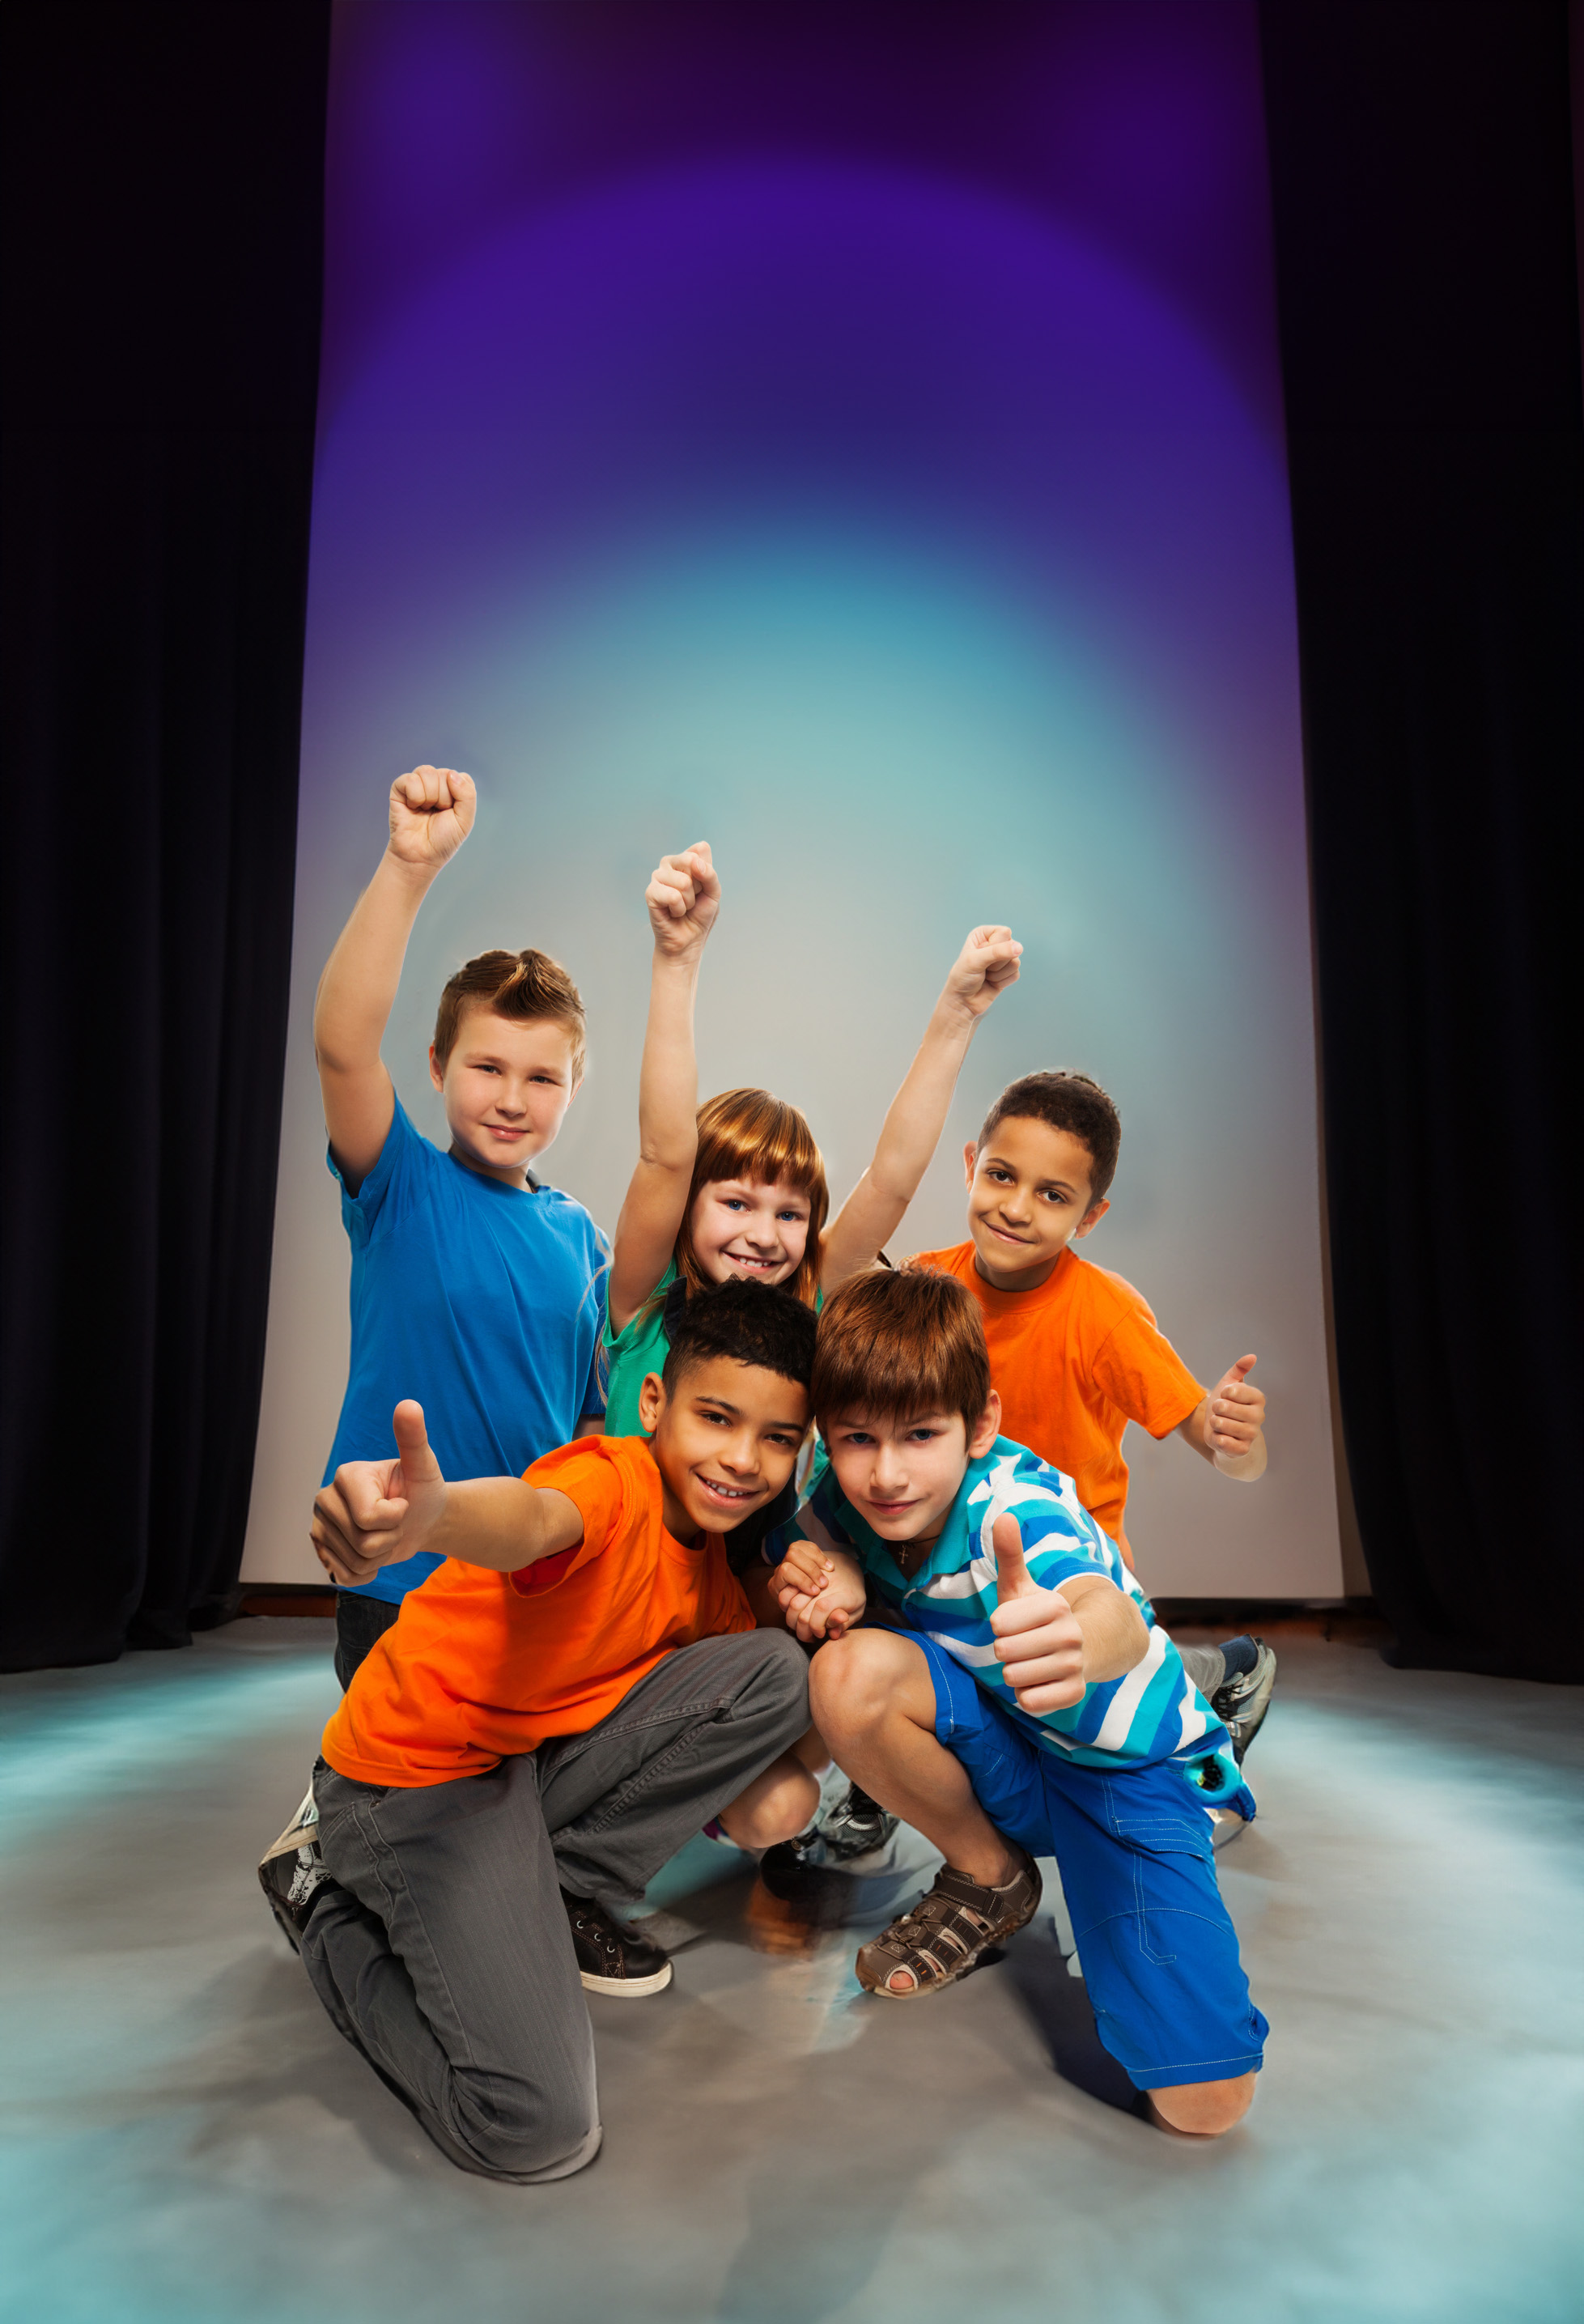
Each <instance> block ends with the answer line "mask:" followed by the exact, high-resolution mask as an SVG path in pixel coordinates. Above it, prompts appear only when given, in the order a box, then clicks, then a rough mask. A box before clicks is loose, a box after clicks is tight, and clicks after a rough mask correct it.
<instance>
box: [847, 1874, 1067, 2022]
mask: <svg viewBox="0 0 1584 2324" xmlns="http://www.w3.org/2000/svg"><path fill="white" fill-rule="evenodd" d="M1041 1886H1042V1884H1041V1881H1040V1877H1039V1867H1037V1865H1036V1863H1035V1861H1034V1859H1033V1858H1032V1857H1028V1856H1026V1857H1025V1858H1024V1859H1023V1862H1022V1864H1021V1866H1020V1867H1019V1868H1018V1871H1017V1872H1016V1873H1014V1875H1013V1877H1012V1878H1011V1879H1010V1880H1008V1881H1007V1882H1006V1883H1005V1884H1004V1885H1003V1886H1001V1887H999V1888H987V1887H982V1886H981V1885H980V1883H979V1882H978V1881H977V1880H970V1878H969V1877H968V1875H967V1874H966V1873H965V1872H954V1871H953V1868H952V1867H951V1866H950V1865H949V1864H944V1865H943V1866H942V1867H941V1868H940V1870H939V1872H937V1873H936V1875H935V1886H934V1887H933V1888H931V1889H930V1890H929V1891H928V1893H927V1895H923V1896H921V1897H920V1898H919V1900H918V1902H917V1904H915V1906H914V1907H913V1910H912V1911H911V1912H910V1913H904V1914H902V1916H901V1918H900V1919H899V1920H895V1921H893V1922H892V1923H891V1925H890V1927H889V1929H882V1931H881V1932H880V1933H879V1936H878V1937H876V1938H875V1940H874V1941H873V1943H872V1944H867V1945H865V1946H864V1948H863V1950H862V1951H861V1953H860V1954H859V1956H858V1959H857V1960H856V1962H855V1963H854V1964H853V1966H854V1968H855V1969H856V1970H857V1974H858V1982H859V1984H860V1985H861V1986H862V1987H863V1988H864V1990H865V1992H867V1993H872V1994H876V1995H878V1996H879V1997H880V1998H881V1999H883V2000H886V2001H912V2000H914V1999H916V1997H917V1996H918V1995H919V1994H921V1993H934V1992H935V1991H936V1990H937V1988H938V1987H941V1986H943V1985H954V1984H955V1983H956V1981H957V1979H958V1978H961V1977H966V1976H967V1975H968V1972H969V1971H970V1969H977V1968H978V1967H979V1965H980V1962H981V1960H983V1959H984V1958H985V1956H986V1955H987V1954H988V1953H989V1952H990V1950H991V1948H992V1947H993V1946H997V1945H999V1944H1001V1943H1002V1942H1004V1941H1005V1940H1006V1939H1007V1938H1008V1937H1009V1936H1012V1935H1014V1934H1015V1933H1016V1932H1017V1931H1018V1930H1019V1929H1021V1928H1023V1927H1025V1926H1026V1925H1027V1923H1028V1922H1030V1921H1032V1920H1033V1918H1034V1916H1035V1914H1036V1912H1037V1911H1038V1910H1039V1899H1040V1894H1041ZM899 1971H906V1973H907V1976H908V1977H910V1978H912V1980H913V1982H912V1983H911V1984H910V1985H907V1986H901V1987H898V1986H895V1985H893V1984H892V1983H891V1979H892V1978H894V1977H895V1976H897V1975H898V1972H899Z"/></svg>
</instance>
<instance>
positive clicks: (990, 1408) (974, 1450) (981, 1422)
mask: <svg viewBox="0 0 1584 2324" xmlns="http://www.w3.org/2000/svg"><path fill="white" fill-rule="evenodd" d="M1000 1433H1001V1399H1000V1397H999V1396H998V1395H997V1394H996V1392H995V1390H994V1388H991V1390H990V1402H989V1403H988V1404H987V1405H986V1406H985V1408H984V1410H983V1411H982V1412H981V1414H980V1416H979V1418H978V1420H977V1421H976V1422H975V1424H974V1427H973V1431H972V1434H971V1435H970V1437H969V1439H968V1457H969V1459H970V1460H971V1461H982V1460H983V1458H984V1456H985V1454H986V1453H987V1452H989V1451H990V1446H991V1445H992V1444H993V1443H995V1441H996V1439H997V1437H998V1436H999V1434H1000Z"/></svg>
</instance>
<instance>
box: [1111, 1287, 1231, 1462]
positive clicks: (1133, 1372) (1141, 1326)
mask: <svg viewBox="0 0 1584 2324" xmlns="http://www.w3.org/2000/svg"><path fill="white" fill-rule="evenodd" d="M1091 1367H1092V1369H1093V1371H1094V1375H1095V1378H1096V1379H1098V1380H1099V1382H1100V1384H1101V1387H1102V1388H1104V1390H1105V1392H1106V1394H1107V1396H1108V1397H1110V1400H1111V1402H1112V1403H1113V1404H1114V1405H1116V1406H1118V1407H1119V1409H1120V1410H1121V1411H1123V1412H1125V1413H1126V1414H1127V1416H1128V1419H1129V1420H1133V1421H1137V1424H1138V1425H1139V1427H1140V1428H1143V1429H1147V1431H1148V1432H1149V1434H1150V1435H1151V1436H1154V1437H1156V1438H1158V1437H1162V1436H1169V1435H1170V1434H1171V1433H1172V1431H1173V1429H1174V1428H1176V1427H1178V1426H1180V1425H1181V1424H1182V1423H1183V1421H1184V1420H1186V1419H1187V1417H1188V1416H1189V1414H1190V1413H1191V1412H1192V1411H1193V1409H1194V1408H1195V1406H1197V1405H1199V1404H1200V1403H1201V1402H1202V1400H1203V1397H1204V1393H1205V1392H1204V1390H1203V1388H1201V1386H1200V1385H1199V1382H1198V1381H1197V1380H1196V1379H1194V1377H1193V1373H1192V1372H1191V1371H1190V1370H1189V1369H1188V1367H1187V1365H1186V1364H1185V1363H1184V1362H1183V1359H1182V1357H1181V1356H1180V1355H1179V1354H1178V1353H1177V1351H1176V1350H1175V1348H1174V1347H1173V1345H1172V1343H1171V1342H1170V1340H1168V1339H1167V1337H1166V1335H1165V1333H1164V1332H1163V1331H1162V1330H1161V1328H1160V1326H1159V1324H1158V1323H1156V1320H1155V1317H1154V1316H1153V1315H1152V1314H1150V1312H1149V1310H1148V1308H1147V1307H1146V1306H1145V1305H1144V1303H1143V1301H1142V1300H1141V1301H1140V1302H1139V1304H1138V1306H1137V1308H1133V1307H1129V1308H1128V1309H1126V1310H1124V1312H1123V1314H1121V1315H1119V1317H1118V1319H1117V1321H1116V1323H1115V1324H1114V1325H1113V1326H1112V1328H1111V1330H1110V1332H1109V1333H1107V1335H1106V1337H1105V1339H1104V1340H1103V1341H1102V1342H1101V1345H1100V1346H1099V1347H1098V1348H1097V1349H1096V1350H1095V1352H1094V1355H1093V1357H1092V1358H1091Z"/></svg>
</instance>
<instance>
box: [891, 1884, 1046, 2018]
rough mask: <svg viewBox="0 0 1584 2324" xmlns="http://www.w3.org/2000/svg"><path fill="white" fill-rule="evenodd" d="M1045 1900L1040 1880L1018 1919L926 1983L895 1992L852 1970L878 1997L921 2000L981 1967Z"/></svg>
mask: <svg viewBox="0 0 1584 2324" xmlns="http://www.w3.org/2000/svg"><path fill="white" fill-rule="evenodd" d="M1044 1901H1045V1884H1044V1883H1043V1881H1039V1882H1036V1887H1035V1892H1034V1902H1033V1904H1030V1906H1029V1907H1028V1910H1027V1913H1025V1914H1024V1915H1023V1918H1022V1919H1021V1920H1020V1921H1013V1922H1011V1923H1009V1925H1008V1927H1006V1928H1004V1929H998V1930H997V1932H996V1933H995V1935H994V1936H993V1937H990V1939H988V1940H987V1941H986V1942H985V1943H984V1944H982V1945H981V1947H980V1949H979V1950H978V1951H977V1952H976V1953H974V1954H972V1955H971V1956H970V1958H969V1959H968V1960H965V1961H964V1962H963V1963H962V1967H961V1968H960V1969H953V1970H952V1971H951V1973H950V1975H949V1976H946V1977H938V1978H935V1979H933V1980H932V1982H931V1983H930V1984H928V1985H910V1986H909V1987H907V1991H906V1992H905V1993H898V1991H897V1990H896V1988H895V1987H893V1986H889V1985H864V1984H863V1972H862V1970H861V1969H859V1968H858V1967H857V1966H856V1964H855V1965H854V1968H853V1971H852V1974H853V1975H854V1977H856V1978H857V1979H858V1982H859V1984H860V1985H862V1986H863V1989H864V1991H865V1993H872V1994H873V1996H874V1997H875V1999H876V2000H877V2001H922V2000H923V1999H924V1998H925V1997H926V1995H928V1994H932V1993H944V1991H945V1989H946V1987H947V1986H949V1985H955V1984H956V1983H957V1981H958V1979H959V1978H964V1977H972V1974H973V1972H974V1970H975V1969H980V1968H982V1966H983V1964H984V1957H985V1955H986V1953H988V1952H990V1951H991V1950H993V1949H994V1948H995V1947H996V1946H997V1945H1004V1944H1005V1943H1006V1941H1007V1939H1008V1937H1015V1936H1016V1935H1017V1933H1018V1930H1019V1929H1026V1928H1027V1926H1028V1923H1030V1921H1032V1920H1033V1918H1034V1916H1035V1914H1036V1913H1037V1912H1038V1910H1039V1908H1040V1905H1041V1904H1043V1903H1044ZM896 1974H897V1972H896V1970H895V1969H893V1970H892V1971H891V1975H892V1976H893V1977H895V1976H896Z"/></svg>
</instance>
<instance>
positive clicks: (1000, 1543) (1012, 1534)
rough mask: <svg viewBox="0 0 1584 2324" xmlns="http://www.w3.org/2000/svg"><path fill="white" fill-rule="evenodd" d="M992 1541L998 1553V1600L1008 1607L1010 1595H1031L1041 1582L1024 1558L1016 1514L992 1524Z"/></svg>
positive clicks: (1017, 1596)
mask: <svg viewBox="0 0 1584 2324" xmlns="http://www.w3.org/2000/svg"><path fill="white" fill-rule="evenodd" d="M990 1543H991V1545H992V1547H993V1548H994V1550H995V1553H996V1602H997V1604H998V1605H1000V1606H1004V1605H1005V1604H1006V1603H1007V1600H1008V1599H1009V1598H1027V1595H1028V1593H1029V1591H1031V1590H1037V1589H1038V1587H1039V1584H1038V1583H1037V1582H1036V1580H1035V1578H1034V1576H1033V1574H1032V1573H1030V1572H1029V1571H1028V1568H1027V1564H1026V1563H1024V1558H1023V1535H1022V1531H1021V1529H1020V1527H1019V1526H1018V1520H1017V1518H1016V1517H998V1518H997V1519H996V1521H995V1524H994V1525H993V1526H991V1527H990Z"/></svg>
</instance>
